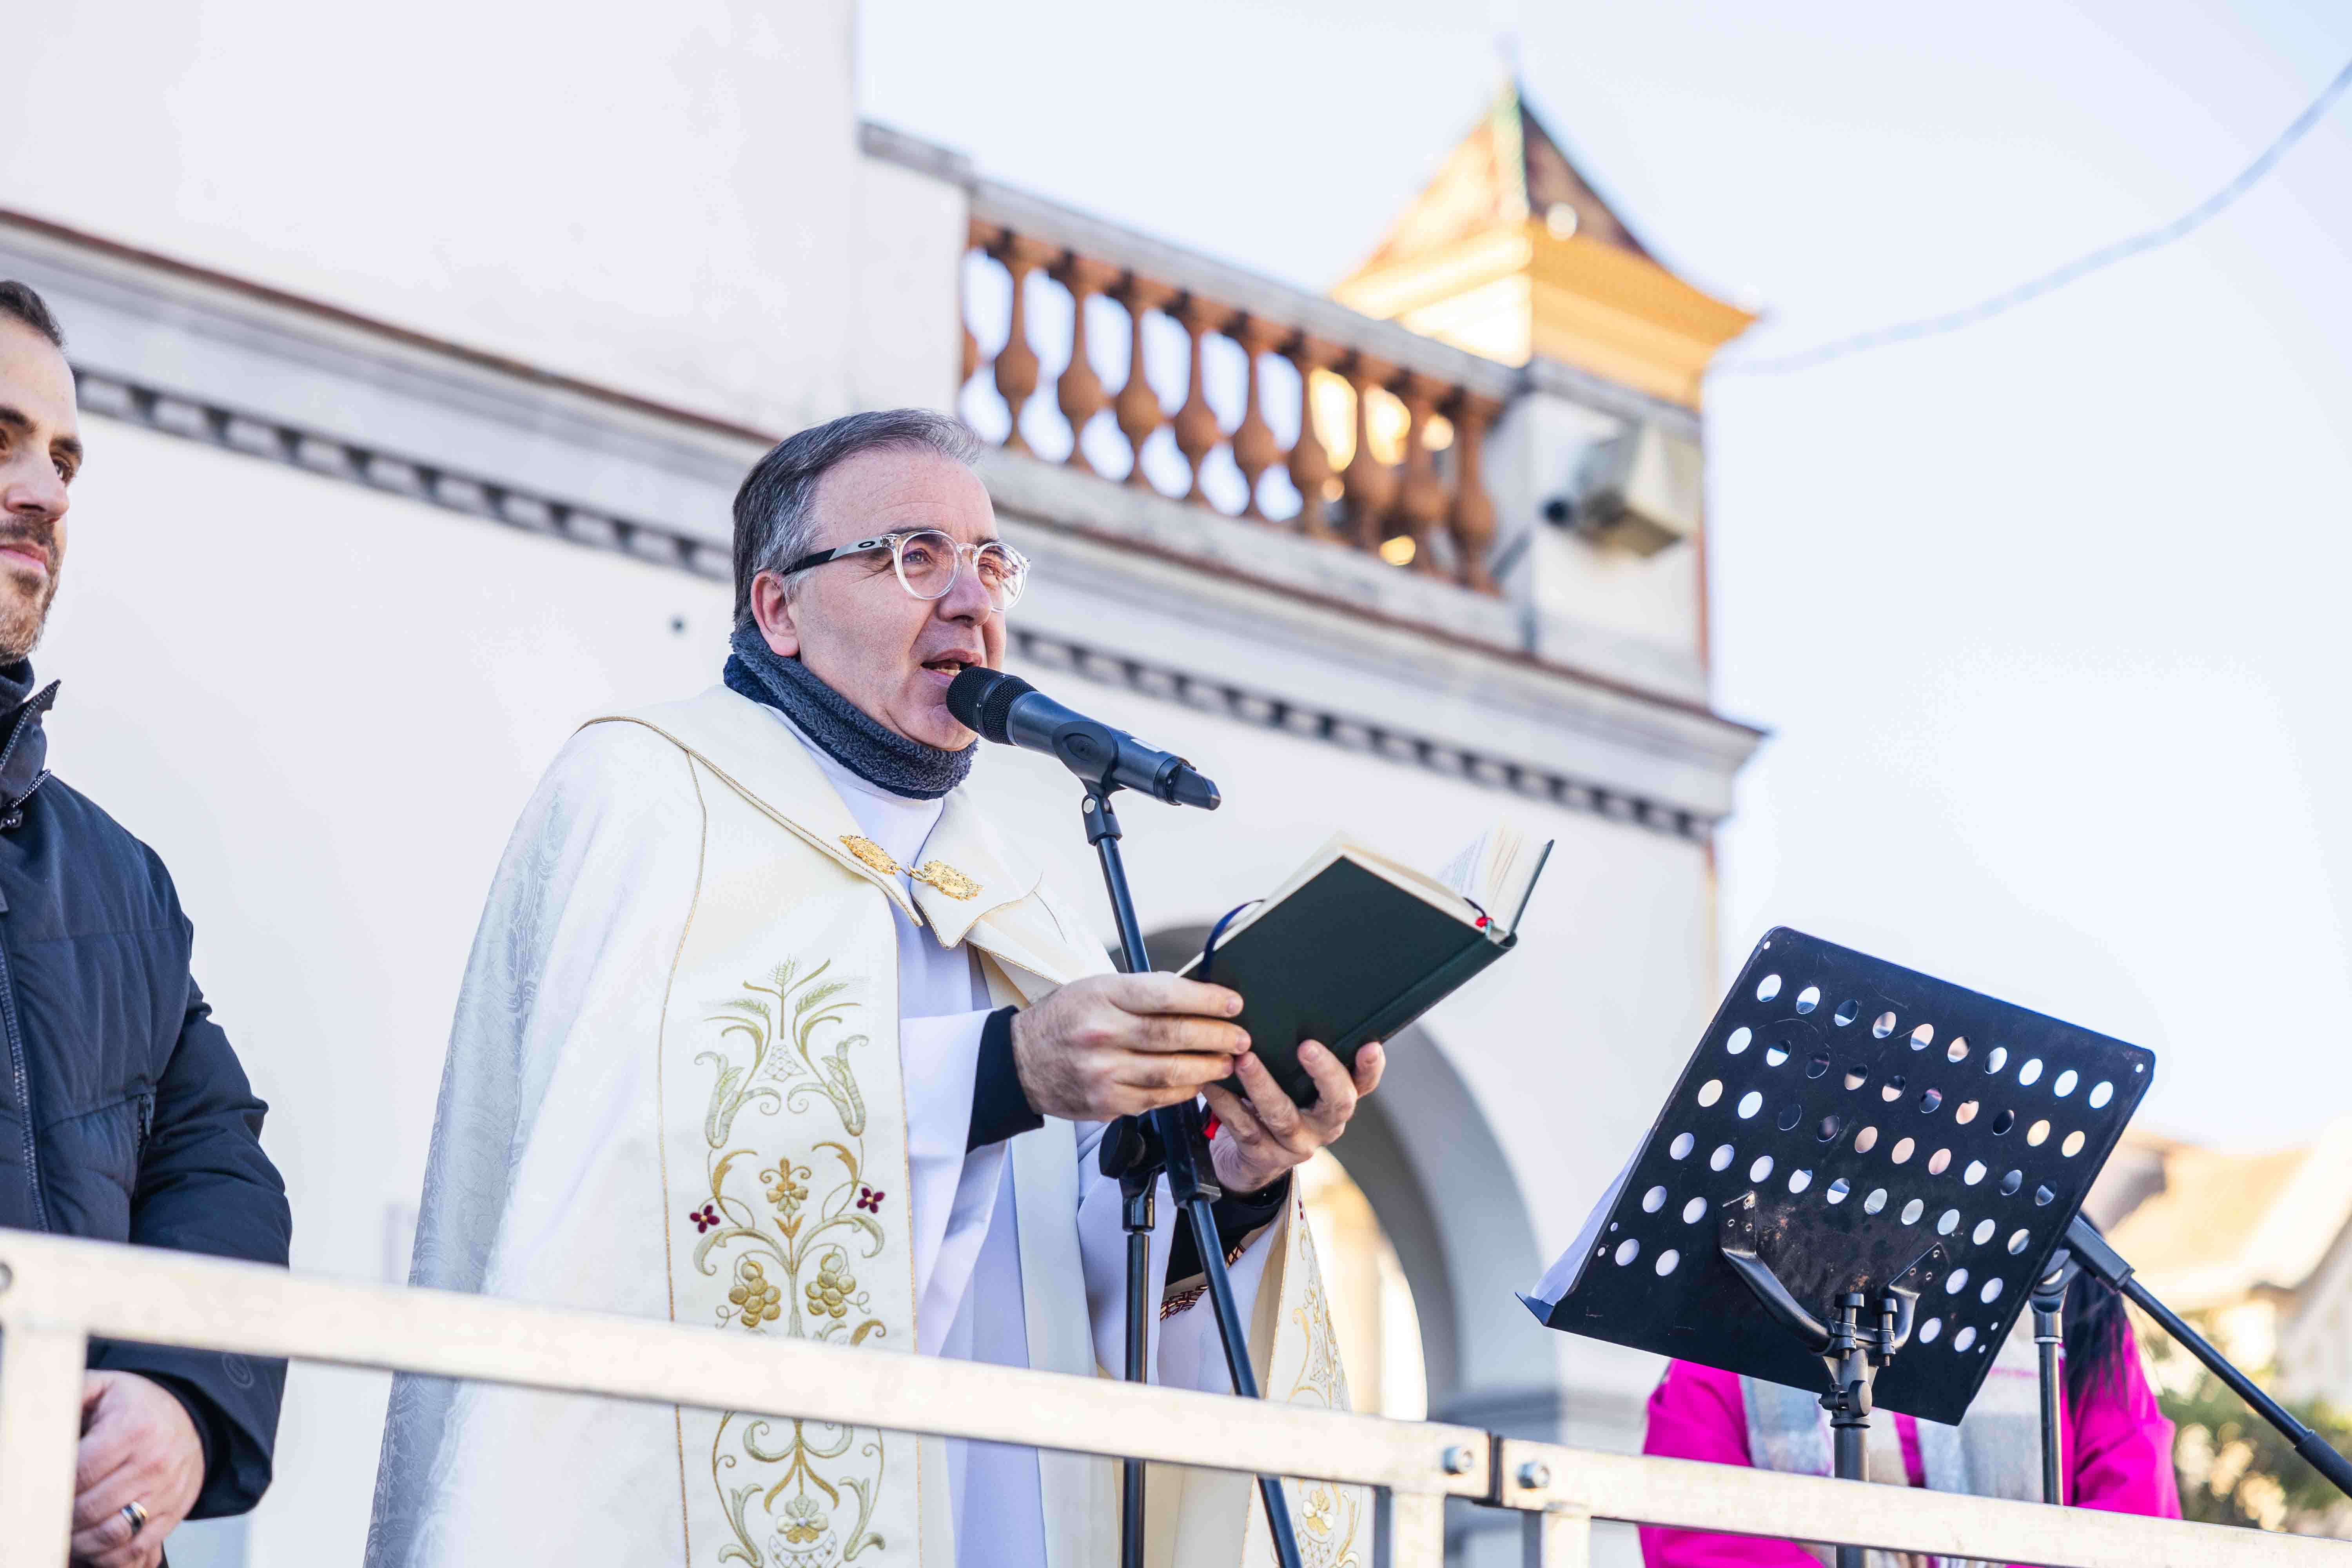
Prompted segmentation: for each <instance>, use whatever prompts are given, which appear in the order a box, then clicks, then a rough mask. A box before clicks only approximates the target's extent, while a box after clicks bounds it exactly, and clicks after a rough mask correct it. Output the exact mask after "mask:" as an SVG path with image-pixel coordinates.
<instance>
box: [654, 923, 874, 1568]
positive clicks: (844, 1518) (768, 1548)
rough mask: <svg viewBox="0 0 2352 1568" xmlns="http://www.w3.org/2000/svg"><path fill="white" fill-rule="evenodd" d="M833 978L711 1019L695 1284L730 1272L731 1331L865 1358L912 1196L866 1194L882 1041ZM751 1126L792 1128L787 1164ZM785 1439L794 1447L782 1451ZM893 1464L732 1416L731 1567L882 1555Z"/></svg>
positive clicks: (724, 1476)
mask: <svg viewBox="0 0 2352 1568" xmlns="http://www.w3.org/2000/svg"><path fill="white" fill-rule="evenodd" d="M831 968H832V964H831V963H830V962H827V963H819V964H817V965H816V966H815V967H814V968H813V969H810V970H808V971H807V972H806V973H803V972H802V966H801V964H800V963H798V962H797V961H791V960H788V961H786V962H785V963H780V964H778V965H776V966H775V968H774V969H772V970H771V971H770V972H769V973H768V974H767V975H766V976H765V977H764V978H763V979H761V980H747V981H745V982H743V984H742V987H741V992H742V994H740V995H736V996H730V997H727V998H725V999H723V1000H720V1001H717V1002H714V1003H712V1004H711V1012H710V1015H709V1017H708V1018H707V1019H706V1020H705V1023H706V1025H710V1026H717V1031H716V1035H715V1037H714V1040H713V1044H712V1045H711V1047H709V1049H707V1050H704V1051H702V1052H700V1053H699V1054H698V1055H697V1056H696V1058H695V1064H696V1065H697V1066H698V1067H706V1068H710V1069H712V1075H713V1076H712V1079H711V1086H710V1103H709V1110H707V1112H706V1113H705V1116H704V1119H703V1136H704V1142H705V1143H706V1144H707V1146H708V1148H707V1154H706V1161H705V1174H706V1177H707V1187H708V1195H707V1196H706V1197H705V1198H704V1199H703V1200H702V1201H701V1202H700V1204H699V1205H698V1206H697V1207H696V1208H695V1209H693V1210H692V1211H690V1212H689V1214H688V1219H690V1220H691V1221H692V1222H693V1224H694V1226H695V1227H696V1229H697V1231H698V1233H699V1234H698V1241H697V1242H696V1244H695V1249H694V1253H693V1258H694V1266H695V1268H696V1270H697V1271H698V1273H701V1274H703V1275H705V1276H712V1277H716V1276H717V1275H718V1274H719V1271H720V1270H721V1268H724V1269H725V1271H726V1277H727V1279H728V1289H727V1292H726V1295H725V1297H724V1299H723V1300H722V1301H721V1303H720V1304H719V1306H717V1307H716V1308H715V1309H714V1313H715V1317H716V1321H717V1322H718V1324H719V1326H720V1327H722V1328H733V1329H736V1330H738V1331H746V1332H750V1333H757V1334H764V1333H769V1332H780V1333H783V1334H786V1335H789V1336H790V1337H792V1338H794V1339H808V1340H825V1341H831V1342H835V1343H846V1344H853V1345H854V1344H860V1343H863V1342H865V1341H866V1340H867V1339H868V1338H872V1337H875V1336H877V1335H883V1334H887V1332H888V1329H887V1327H886V1326H885V1325H884V1323H883V1322H882V1321H881V1319H880V1318H878V1317H877V1316H875V1315H874V1314H873V1312H872V1311H871V1310H869V1309H870V1307H871V1306H872V1297H871V1294H870V1293H869V1292H868V1291H867V1290H866V1289H864V1288H863V1287H862V1286H861V1285H860V1283H859V1281H858V1277H857V1276H858V1270H859V1268H862V1267H863V1265H864V1262H865V1260H866V1259H870V1258H877V1257H878V1256H880V1254H881V1252H882V1250H883V1247H884V1245H885V1243H886V1241H887V1232H886V1230H885V1228H884V1226H885V1219H884V1215H885V1214H886V1213H887V1214H888V1215H890V1216H892V1219H893V1221H895V1218H896V1216H897V1215H898V1214H900V1213H902V1212H904V1208H905V1204H906V1194H903V1193H902V1194H890V1193H887V1192H884V1191H882V1190H880V1189H878V1188H877V1187H875V1186H874V1185H873V1184H871V1182H869V1181H868V1180H867V1176H866V1148H865V1134H866V1099H865V1095H864V1093H863V1091H862V1090H861V1089H859V1088H858V1083H857V1070H856V1057H857V1055H858V1054H859V1053H861V1052H862V1051H863V1050H864V1049H865V1048H866V1047H868V1046H870V1045H871V1043H872V1042H871V1041H870V1040H869V1039H868V1037H866V1036H865V1035H863V1034H856V1033H853V1032H851V1028H850V1023H851V1020H852V1019H853V1017H854V1016H855V1015H856V1013H857V1012H858V1010H859V1004H858V1003H857V1002H856V1001H855V1000H854V999H852V997H851V996H850V994H849V993H850V992H851V991H852V990H853V989H854V986H853V983H852V982H850V981H847V980H844V979H840V978H837V977H836V978H832V979H828V978H826V973H827V971H828V970H830V969H831ZM747 1111H749V1112H751V1113H753V1114H754V1115H755V1116H756V1117H757V1118H759V1119H762V1120H764V1119H768V1118H777V1117H782V1116H787V1115H788V1116H790V1117H791V1118H793V1122H792V1125H791V1132H790V1133H789V1134H788V1135H787V1136H786V1137H782V1138H778V1137H773V1136H771V1137H770V1138H769V1139H768V1140H767V1141H766V1142H768V1144H769V1146H770V1147H771V1148H778V1149H779V1150H780V1152H778V1153H777V1154H776V1155H775V1158H774V1159H773V1160H772V1162H769V1163H765V1164H762V1163H761V1160H760V1155H759V1153H758V1152H757V1150H756V1149H754V1148H753V1147H751V1145H752V1144H753V1143H755V1142H761V1140H759V1139H756V1138H739V1137H738V1136H737V1128H736V1124H737V1122H738V1121H739V1120H740V1118H742V1117H743V1116H744V1114H745V1113H746V1112H747ZM762 1131H769V1132H771V1133H773V1132H774V1131H776V1130H774V1129H772V1128H767V1129H762ZM828 1133H831V1134H834V1135H831V1136H827V1135H826V1134H828ZM747 1178H751V1179H749V1180H747ZM753 1191H756V1193H757V1194H758V1195H757V1196H756V1197H754V1196H752V1195H751V1193H752V1192H753ZM894 1200H895V1206H894ZM782 1426H789V1427H790V1433H789V1436H781V1437H780V1436H779V1434H780V1433H781V1431H782ZM730 1438H731V1440H730ZM885 1458H886V1456H885V1453H884V1448H883V1444H882V1439H881V1435H880V1434H879V1433H878V1432H872V1431H868V1430H866V1429H864V1428H859V1427H854V1426H835V1425H831V1424H828V1423H824V1422H814V1421H799V1420H795V1421H792V1422H789V1423H778V1422H775V1421H772V1420H770V1419H768V1418H766V1417H760V1416H746V1415H743V1414H742V1413H741V1412H740V1411H729V1412H726V1413H725V1414H724V1415H722V1416H721V1417H720V1419H719V1429H718V1431H717V1432H716V1434H714V1435H713V1436H712V1439H711V1448H710V1479H711V1486H712V1488H713V1489H714V1490H715V1492H716V1493H717V1495H718V1499H719V1505H720V1508H721V1510H723V1511H724V1513H725V1514H726V1517H727V1521H728V1523H729V1525H730V1528H731V1529H732V1531H733V1532H734V1537H735V1539H734V1540H732V1541H730V1542H727V1543H726V1544H725V1545H723V1546H721V1547H720V1548H719V1562H721V1563H730V1562H735V1563H745V1564H748V1565H749V1568H830V1565H832V1564H836V1563H848V1562H851V1561H853V1560H855V1559H856V1557H857V1556H858V1555H859V1554H860V1553H861V1552H865V1551H866V1549H867V1548H869V1547H881V1546H883V1545H884V1544H885V1542H884V1541H883V1539H882V1537H881V1536H880V1535H879V1534H877V1533H876V1532H875V1531H872V1530H870V1529H869V1528H867V1527H868V1525H869V1524H870V1523H871V1521H872V1520H873V1516H874V1509H875V1504H876V1500H877V1497H878V1496H879V1493H880V1490H881V1486H882V1480H883V1472H884V1469H885Z"/></svg>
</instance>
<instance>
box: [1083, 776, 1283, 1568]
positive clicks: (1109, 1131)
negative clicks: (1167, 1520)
mask: <svg viewBox="0 0 2352 1568" xmlns="http://www.w3.org/2000/svg"><path fill="white" fill-rule="evenodd" d="M1086 782H1087V795H1086V800H1085V802H1084V804H1083V805H1081V806H1080V808H1079V809H1080V811H1081V812H1082V813H1083V815H1084V816H1085V817H1086V825H1087V843H1089V844H1091V845H1093V846H1094V847H1095V853H1096V854H1097V856H1098V857H1099V858H1101V860H1102V873H1103V885H1104V887H1105V888H1107V889H1108V890H1109V893H1110V910H1111V918H1112V919H1113V920H1114V921H1117V922H1118V944H1119V947H1120V948H1121V950H1122V951H1123V952H1124V953H1125V955H1126V959H1127V972H1128V973H1129V974H1143V973H1149V972H1150V968H1151V960H1150V957H1149V955H1147V954H1146V952H1144V947H1143V931H1142V929H1141V928H1140V927H1139V925H1137V923H1136V919H1135V900H1134V897H1133V896H1132V895H1131V894H1130V893H1129V891H1128V886H1127V866H1126V863H1125V862H1124V861H1122V860H1121V859H1120V858H1119V852H1118V837H1119V833H1118V814H1117V813H1116V812H1114V811H1112V810H1111V805H1110V797H1111V795H1112V794H1113V793H1114V792H1115V791H1116V790H1117V789H1118V785H1117V784H1111V783H1109V782H1108V780H1097V779H1089V780H1087V781H1086ZM1100 1163H1101V1167H1102V1173H1103V1174H1104V1175H1106V1176H1115V1177H1117V1178H1118V1190H1119V1198H1120V1205H1119V1219H1120V1224H1121V1226H1122V1227H1123V1228H1124V1229H1125V1230H1126V1232H1127V1367H1126V1377H1127V1381H1128V1382H1129V1383H1141V1382H1143V1381H1145V1363H1146V1361H1147V1359H1148V1357H1149V1353H1150V1324H1151V1319H1150V1305H1149V1297H1150V1294H1151V1289H1150V1288H1151V1233H1152V1230H1153V1228H1154V1225H1155V1217H1156V1216H1155V1215H1154V1214H1153V1208H1154V1194H1156V1192H1157V1191H1158V1188H1159V1184H1160V1174H1161V1173H1162V1172H1163V1171H1164V1172H1165V1173H1167V1176H1168V1188H1169V1193H1170V1195H1171V1196H1172V1197H1174V1199H1175V1200H1176V1206H1177V1209H1178V1210H1179V1212H1181V1214H1182V1215H1184V1218H1185V1220H1186V1222H1187V1223H1188V1224H1190V1225H1191V1226H1192V1245H1193V1247H1194V1248H1195V1249H1196V1250H1197V1251H1198V1252H1199V1253H1200V1255H1201V1271H1202V1275H1203V1276H1205V1277H1206V1279H1207V1281H1208V1294H1209V1304H1210V1307H1211V1309H1212V1310H1213V1311H1214V1312H1215V1313H1216V1318H1217V1338H1218V1340H1219V1341H1220V1342H1222V1343H1223V1346H1224V1352H1225V1370H1226V1371H1227V1373H1230V1374H1231V1375H1232V1377H1233V1383H1234V1393H1235V1394H1239V1395H1240V1396H1241V1397H1242V1398H1244V1399H1255V1398H1257V1397H1258V1388H1257V1373H1255V1371H1254V1370H1253V1369H1252V1368H1251V1366H1250V1359H1249V1335H1248V1332H1247V1331H1245V1330H1244V1328H1243V1327H1242V1314H1241V1309H1240V1307H1239V1306H1238V1305H1236V1304H1235V1302H1234V1284H1233V1279H1232V1277H1231V1276H1230V1275H1228V1274H1227V1273H1226V1271H1225V1252H1224V1248H1223V1247H1222V1246H1221V1245H1219V1243H1218V1240H1217V1219H1216V1214H1215V1211H1214V1209H1213V1205H1214V1204H1215V1203H1216V1201H1217V1199H1218V1198H1220V1197H1222V1196H1223V1189H1221V1188H1220V1187H1219V1186H1218V1185H1217V1182H1216V1177H1215V1175H1214V1173H1213V1171H1214V1167H1213V1165H1212V1164H1211V1163H1210V1159H1209V1140H1208V1135H1207V1133H1206V1131H1204V1129H1203V1123H1202V1120H1201V1107H1200V1105H1199V1103H1198V1102H1197V1101H1195V1100H1185V1101H1183V1102H1182V1103H1181V1104H1178V1105H1167V1106H1162V1107H1160V1109H1159V1110H1154V1111H1152V1112H1150V1114H1149V1115H1146V1116H1140V1117H1137V1116H1122V1117H1120V1118H1119V1119H1118V1121H1114V1122H1112V1123H1111V1124H1110V1126H1109V1127H1108V1128H1106V1129H1104V1131H1103V1138H1102V1145H1101V1151H1100ZM1143 1482H1144V1467H1143V1462H1142V1461H1141V1460H1139V1459H1125V1460H1121V1461H1120V1463H1119V1561H1120V1563H1121V1564H1122V1565H1123V1568H1143V1547H1144V1490H1143ZM1257 1489H1258V1495H1259V1497H1261V1498H1262V1499H1263V1500H1265V1519H1266V1525H1267V1528H1268V1529H1270V1530H1271V1531H1273V1532H1274V1552H1275V1556H1276V1559H1277V1560H1278V1561H1279V1562H1280V1563H1281V1564H1282V1568H1299V1558H1298V1537H1297V1532H1296V1531H1294V1530H1293V1529H1292V1528H1291V1523H1290V1507H1289V1504H1288V1503H1287V1502H1286V1500H1284V1498H1283V1491H1282V1478H1281V1477H1279V1476H1260V1477H1258V1479H1257Z"/></svg>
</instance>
